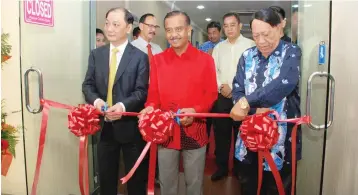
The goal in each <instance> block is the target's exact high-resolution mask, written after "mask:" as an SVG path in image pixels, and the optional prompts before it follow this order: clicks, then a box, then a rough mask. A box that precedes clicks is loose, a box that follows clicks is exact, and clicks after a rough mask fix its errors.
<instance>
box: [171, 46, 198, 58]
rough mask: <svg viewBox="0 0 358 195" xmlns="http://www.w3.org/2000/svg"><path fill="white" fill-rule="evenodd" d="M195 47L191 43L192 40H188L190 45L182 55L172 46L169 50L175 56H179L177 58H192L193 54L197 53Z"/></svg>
mask: <svg viewBox="0 0 358 195" xmlns="http://www.w3.org/2000/svg"><path fill="white" fill-rule="evenodd" d="M195 51H196V50H195V48H194V47H193V46H192V45H191V43H190V42H188V47H187V48H186V50H185V51H184V53H183V54H181V56H178V54H177V53H175V51H174V49H173V48H172V47H170V48H169V52H170V54H171V55H172V56H173V57H177V58H188V59H190V58H191V56H193V55H195V54H196V53H195Z"/></svg>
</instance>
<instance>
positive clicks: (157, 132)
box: [121, 109, 174, 195]
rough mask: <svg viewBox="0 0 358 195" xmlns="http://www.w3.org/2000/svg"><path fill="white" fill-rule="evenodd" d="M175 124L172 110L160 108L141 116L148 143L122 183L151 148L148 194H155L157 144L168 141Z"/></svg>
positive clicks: (130, 175) (140, 122)
mask: <svg viewBox="0 0 358 195" xmlns="http://www.w3.org/2000/svg"><path fill="white" fill-rule="evenodd" d="M173 125H174V120H173V114H172V113H171V112H164V111H161V110H160V109H157V110H154V111H152V112H149V113H147V114H145V115H143V116H142V117H141V118H140V120H139V129H140V133H141V134H142V136H143V139H144V140H145V141H146V142H147V145H146V147H145V149H144V150H143V151H142V153H141V155H140V157H139V158H138V160H137V162H136V163H135V165H134V166H133V168H132V169H131V170H130V172H129V173H128V174H127V175H126V176H125V177H123V178H122V179H121V181H122V183H126V182H127V181H128V180H129V179H130V178H131V177H132V175H133V174H134V172H135V170H136V169H137V168H138V166H139V165H140V163H141V162H142V160H143V158H144V156H145V155H146V154H147V152H148V149H149V148H150V160H149V173H148V192H147V194H148V195H154V178H155V167H156V163H157V144H163V143H165V142H167V141H168V140H169V138H170V137H171V136H173Z"/></svg>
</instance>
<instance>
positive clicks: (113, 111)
mask: <svg viewBox="0 0 358 195" xmlns="http://www.w3.org/2000/svg"><path fill="white" fill-rule="evenodd" d="M122 112H123V107H122V105H121V104H115V105H113V106H111V107H109V108H108V110H107V111H106V115H105V116H106V117H107V118H108V119H109V120H111V121H115V120H119V119H121V117H122Z"/></svg>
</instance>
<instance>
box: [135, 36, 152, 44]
mask: <svg viewBox="0 0 358 195" xmlns="http://www.w3.org/2000/svg"><path fill="white" fill-rule="evenodd" d="M137 40H138V41H139V43H140V44H143V45H144V46H147V45H148V44H150V45H152V43H151V42H149V43H148V42H147V41H146V40H144V39H143V37H142V36H140V35H139V37H138V39H137Z"/></svg>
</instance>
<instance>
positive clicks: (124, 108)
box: [117, 102, 126, 112]
mask: <svg viewBox="0 0 358 195" xmlns="http://www.w3.org/2000/svg"><path fill="white" fill-rule="evenodd" d="M117 104H119V105H121V106H122V110H123V112H125V111H126V107H125V106H124V104H123V103H122V102H118V103H117Z"/></svg>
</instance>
